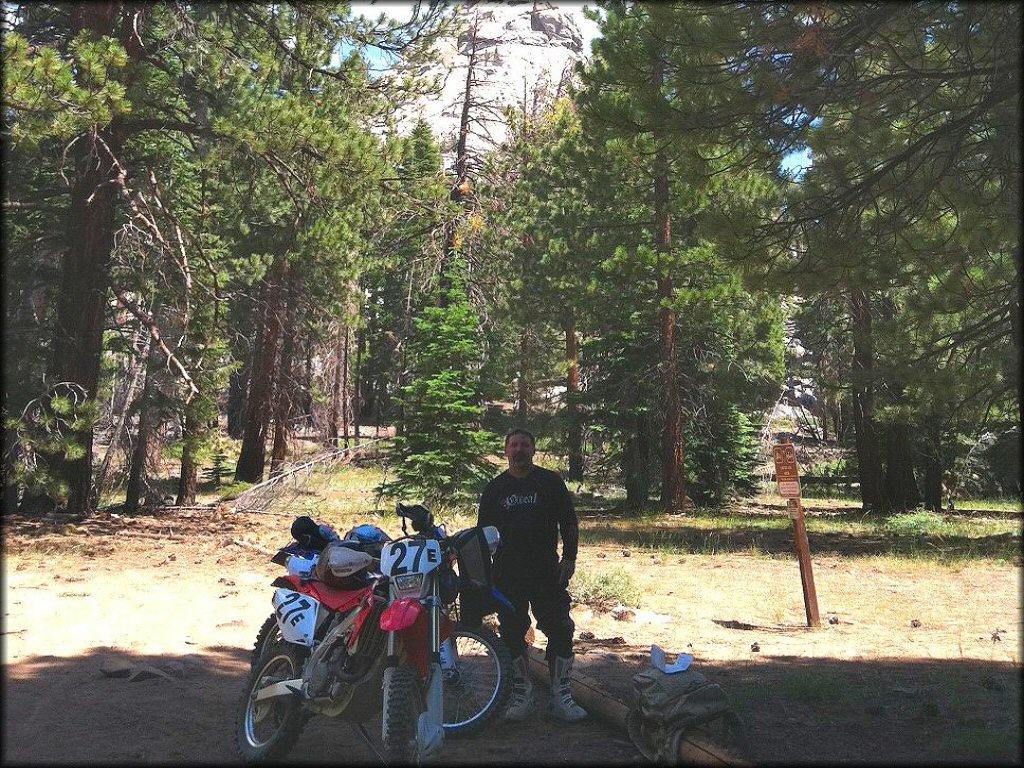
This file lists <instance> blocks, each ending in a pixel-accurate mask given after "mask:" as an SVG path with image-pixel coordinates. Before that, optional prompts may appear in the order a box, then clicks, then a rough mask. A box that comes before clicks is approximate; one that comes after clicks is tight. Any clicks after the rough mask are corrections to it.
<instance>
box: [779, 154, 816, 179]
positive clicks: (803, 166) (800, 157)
mask: <svg viewBox="0 0 1024 768" xmlns="http://www.w3.org/2000/svg"><path fill="white" fill-rule="evenodd" d="M810 167H811V150H810V149H808V148H807V147H804V148H803V149H801V150H797V151H795V152H790V153H789V154H788V155H786V156H785V157H783V158H782V162H781V163H779V168H781V169H782V170H783V172H785V173H791V172H795V178H797V179H799V178H800V177H801V176H803V175H804V172H805V171H806V170H807V169H808V168H810Z"/></svg>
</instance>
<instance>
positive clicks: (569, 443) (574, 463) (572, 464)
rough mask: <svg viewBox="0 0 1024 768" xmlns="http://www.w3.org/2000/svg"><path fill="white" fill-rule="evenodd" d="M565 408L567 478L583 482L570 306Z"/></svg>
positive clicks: (573, 318) (576, 354)
mask: <svg viewBox="0 0 1024 768" xmlns="http://www.w3.org/2000/svg"><path fill="white" fill-rule="evenodd" d="M565 360H566V362H567V363H568V365H567V366H566V374H565V410H566V417H567V419H566V420H567V422H568V424H567V426H566V440H565V444H566V447H567V448H568V452H569V472H568V474H567V477H568V478H569V480H572V481H575V482H577V483H579V482H583V426H582V424H581V423H580V409H579V405H578V403H577V399H578V397H579V391H580V369H579V349H578V346H577V344H576V316H575V314H574V312H573V310H572V308H571V307H570V308H569V310H568V317H567V319H566V323H565Z"/></svg>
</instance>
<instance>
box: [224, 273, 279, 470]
mask: <svg viewBox="0 0 1024 768" xmlns="http://www.w3.org/2000/svg"><path fill="white" fill-rule="evenodd" d="M287 272H288V257H287V256H283V255H280V254H278V255H276V256H275V257H274V261H273V263H272V264H271V266H270V271H269V273H268V275H267V277H266V279H265V281H264V284H263V301H262V303H263V312H262V313H261V323H260V328H261V330H260V332H259V334H258V337H257V338H258V343H257V344H256V345H255V346H254V348H253V359H252V368H251V373H250V374H249V392H248V397H247V398H246V406H245V432H244V433H243V435H242V448H241V451H240V452H239V454H238V465H237V466H236V467H235V481H236V482H239V481H242V482H248V483H258V482H259V481H260V480H262V479H263V468H264V466H265V462H266V456H265V453H266V448H267V427H268V425H269V421H270V401H271V387H272V384H273V379H274V365H275V363H276V361H277V345H278V340H279V339H280V337H281V325H282V323H283V319H284V318H283V317H282V312H281V306H282V300H283V296H282V295H281V294H282V293H283V286H284V284H285V278H286V276H287Z"/></svg>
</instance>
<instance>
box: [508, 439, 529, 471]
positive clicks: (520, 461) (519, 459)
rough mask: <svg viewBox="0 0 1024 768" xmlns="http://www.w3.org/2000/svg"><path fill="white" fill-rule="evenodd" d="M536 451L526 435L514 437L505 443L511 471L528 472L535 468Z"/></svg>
mask: <svg viewBox="0 0 1024 768" xmlns="http://www.w3.org/2000/svg"><path fill="white" fill-rule="evenodd" d="M535 451H536V449H535V448H534V447H533V443H531V442H530V438H528V437H527V436H526V435H512V437H510V438H509V439H508V442H507V443H505V458H506V459H508V466H509V469H519V470H526V469H529V468H530V467H531V466H533V454H534V452H535Z"/></svg>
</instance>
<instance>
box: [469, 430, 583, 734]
mask: <svg viewBox="0 0 1024 768" xmlns="http://www.w3.org/2000/svg"><path fill="white" fill-rule="evenodd" d="M535 452H536V443H535V441H534V437H533V435H532V434H531V433H530V432H528V431H526V430H525V429H513V430H512V431H511V432H509V433H508V434H507V435H506V436H505V458H506V459H507V460H508V469H507V470H506V471H504V472H502V473H501V474H500V475H498V476H497V477H496V478H494V479H493V480H492V481H491V482H490V483H488V484H487V487H486V488H485V489H484V492H483V496H482V497H481V498H480V512H479V517H478V523H477V524H478V525H481V526H484V525H493V526H494V527H496V528H497V529H498V532H499V533H500V534H501V543H500V545H499V546H498V551H497V552H496V553H495V557H494V581H495V584H496V585H497V587H498V589H499V590H501V592H502V593H503V594H504V595H505V597H507V598H508V599H509V602H510V603H511V604H512V605H513V606H514V610H510V609H508V608H506V607H499V608H498V622H499V624H500V630H501V639H502V640H503V641H504V642H505V644H506V645H507V646H508V648H509V650H510V651H511V652H512V657H513V664H512V698H511V700H510V701H509V705H508V709H507V710H506V711H505V718H506V719H508V720H523V719H525V718H526V717H527V716H528V715H530V713H531V712H532V711H533V707H534V699H533V685H532V684H531V682H530V675H529V673H528V671H527V663H526V631H527V630H528V629H529V628H530V615H529V613H528V612H527V609H528V607H529V608H532V609H533V615H534V617H535V618H536V620H537V628H538V629H539V630H540V631H541V632H543V633H544V634H545V635H546V636H547V639H548V648H547V653H546V654H545V658H546V659H547V662H548V669H549V670H550V674H551V695H550V698H549V700H548V712H549V713H550V714H551V715H552V716H554V717H556V718H558V719H560V720H570V721H573V720H581V719H583V718H585V717H586V716H587V713H586V712H585V711H584V710H583V709H582V708H581V707H580V706H579V705H578V704H576V702H575V701H573V699H572V693H571V691H570V687H569V679H570V678H569V675H570V672H571V671H572V663H573V653H572V636H573V631H574V630H575V628H576V627H575V625H574V624H573V621H572V619H571V618H569V592H568V591H567V589H566V587H568V585H569V580H570V579H571V578H572V575H573V573H574V572H575V570H576V550H577V546H578V543H579V533H578V524H577V520H576V510H575V509H573V504H572V497H571V496H570V495H569V489H568V488H566V487H565V483H564V482H563V481H562V478H561V477H559V476H558V474H556V473H555V472H552V471H550V470H547V469H544V468H543V467H538V466H536V465H535V464H534V463H533V455H534V453H535ZM559 533H561V538H562V558H561V560H559V558H558V551H557V546H558V537H559Z"/></svg>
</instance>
